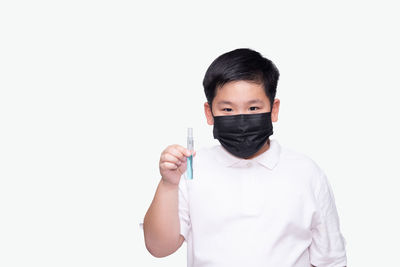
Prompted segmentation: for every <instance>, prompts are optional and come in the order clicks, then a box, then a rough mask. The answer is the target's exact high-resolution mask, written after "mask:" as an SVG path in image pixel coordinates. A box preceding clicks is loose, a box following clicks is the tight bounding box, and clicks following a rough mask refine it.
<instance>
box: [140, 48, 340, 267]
mask: <svg viewBox="0 0 400 267" xmlns="http://www.w3.org/2000/svg"><path fill="white" fill-rule="evenodd" d="M278 79H279V71H278V69H277V68H276V66H275V65H274V64H273V63H272V62H271V61H270V60H268V59H266V58H264V57H263V56H262V55H260V54H259V53H258V52H256V51H254V50H251V49H236V50H233V51H230V52H228V53H225V54H223V55H221V56H219V57H218V58H217V59H215V60H214V61H213V62H212V64H211V65H210V67H209V68H208V70H207V72H206V74H205V77H204V80H203V86H204V90H205V94H206V98H207V102H206V103H205V104H204V110H205V115H206V118H207V123H208V124H209V125H213V127H214V128H213V134H214V138H215V139H218V141H219V142H220V144H221V145H217V146H213V147H210V148H202V149H200V150H198V151H197V153H196V152H194V151H189V150H187V149H186V148H184V147H183V146H180V145H171V146H168V147H167V148H166V149H165V150H164V151H163V152H162V153H161V157H160V163H159V167H160V173H161V176H162V178H161V180H160V183H159V185H158V187H157V190H156V193H155V196H154V199H153V202H152V203H151V205H150V207H149V209H148V211H147V213H146V215H145V218H144V222H143V230H144V237H145V244H146V248H147V249H148V251H149V252H150V253H151V254H152V255H154V256H155V257H165V256H167V255H170V254H172V253H174V252H175V251H176V250H177V249H178V248H179V247H180V246H181V245H182V243H183V242H184V241H186V242H187V257H188V258H187V262H188V267H200V266H202V267H203V266H207V267H236V266H241V267H242V266H250V267H257V266H260V267H261V266H263V267H267V266H271V267H310V266H318V267H320V266H321V267H322V266H324V267H325V266H331V267H344V266H346V251H345V239H344V237H343V236H342V234H341V232H340V227H339V218H338V214H337V210H336V206H335V200H334V196H333V192H332V188H331V186H330V184H329V182H328V180H327V177H326V175H325V174H324V172H323V171H322V170H321V169H320V168H319V166H318V165H317V164H316V163H315V162H314V161H313V160H312V159H310V158H308V157H307V156H305V155H303V154H301V153H298V152H295V151H292V150H289V149H287V148H284V147H282V146H281V145H280V144H279V143H278V142H277V140H275V139H272V140H271V139H270V138H269V137H270V136H271V135H272V133H273V127H272V122H276V121H277V120H278V112H279V105H280V101H279V99H275V94H276V87H277V83H278ZM191 153H193V156H194V157H193V166H194V167H193V168H194V179H193V180H187V179H185V178H186V177H185V171H186V157H188V156H190V155H191Z"/></svg>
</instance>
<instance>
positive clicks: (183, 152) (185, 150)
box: [175, 145, 191, 157]
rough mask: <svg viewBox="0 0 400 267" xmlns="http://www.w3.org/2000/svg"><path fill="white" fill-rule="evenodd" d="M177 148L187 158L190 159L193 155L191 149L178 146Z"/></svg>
mask: <svg viewBox="0 0 400 267" xmlns="http://www.w3.org/2000/svg"><path fill="white" fill-rule="evenodd" d="M175 148H176V149H178V150H179V151H180V152H181V153H182V154H183V155H185V156H186V157H190V155H191V153H190V150H189V149H187V148H184V147H183V146H180V145H176V146H175Z"/></svg>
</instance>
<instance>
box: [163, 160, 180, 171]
mask: <svg viewBox="0 0 400 267" xmlns="http://www.w3.org/2000/svg"><path fill="white" fill-rule="evenodd" d="M160 166H161V168H162V169H167V170H176V169H178V167H179V166H177V165H176V164H175V163H171V162H168V161H164V162H163V163H161V164H160Z"/></svg>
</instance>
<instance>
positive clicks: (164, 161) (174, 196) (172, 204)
mask: <svg viewBox="0 0 400 267" xmlns="http://www.w3.org/2000/svg"><path fill="white" fill-rule="evenodd" d="M195 154H196V153H195V152H194V153H193V156H194V155H195ZM190 155H191V152H190V151H189V150H188V149H186V148H184V147H182V146H180V145H171V146H168V147H167V148H166V149H165V150H164V151H163V152H162V154H161V157H160V164H159V167H160V174H161V177H162V179H161V181H160V182H159V184H158V187H157V190H156V193H155V196H154V199H153V201H152V203H151V205H150V207H149V209H148V211H147V212H146V215H145V217H144V221H143V231H144V239H145V244H146V248H147V250H148V251H149V252H150V254H152V255H153V256H155V257H165V256H168V255H170V254H172V253H174V252H175V251H176V250H177V249H178V248H180V247H181V245H182V243H183V241H184V237H183V236H182V235H181V233H183V234H184V235H185V233H186V232H187V231H186V230H187V227H185V226H181V225H180V215H179V210H180V209H183V207H180V206H179V196H180V193H179V184H180V179H181V176H182V175H183V174H184V173H185V171H186V157H188V156H190ZM181 228H182V229H184V230H183V231H181Z"/></svg>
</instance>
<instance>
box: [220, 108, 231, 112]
mask: <svg viewBox="0 0 400 267" xmlns="http://www.w3.org/2000/svg"><path fill="white" fill-rule="evenodd" d="M222 110H223V111H228V112H229V111H232V109H231V108H224V109H222Z"/></svg>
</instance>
